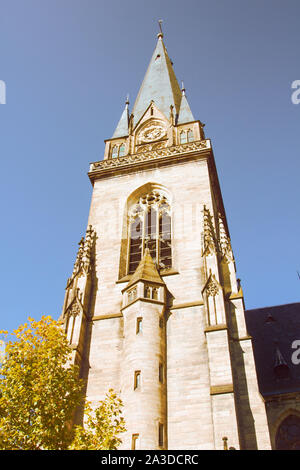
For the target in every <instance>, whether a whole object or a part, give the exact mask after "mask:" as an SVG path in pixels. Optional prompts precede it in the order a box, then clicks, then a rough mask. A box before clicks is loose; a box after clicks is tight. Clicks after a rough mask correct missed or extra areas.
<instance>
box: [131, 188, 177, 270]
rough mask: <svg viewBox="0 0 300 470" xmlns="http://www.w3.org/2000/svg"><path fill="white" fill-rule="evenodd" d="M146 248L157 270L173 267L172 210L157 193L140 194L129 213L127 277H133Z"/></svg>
mask: <svg viewBox="0 0 300 470" xmlns="http://www.w3.org/2000/svg"><path fill="white" fill-rule="evenodd" d="M146 247H148V248H149V250H150V254H151V256H152V258H153V260H154V261H155V262H156V264H157V266H158V267H159V268H160V269H167V268H170V267H171V266H172V249H171V208H170V204H169V201H168V198H167V196H166V195H165V194H164V193H163V192H161V191H158V190H153V191H150V192H148V193H145V194H143V195H142V196H141V197H140V198H139V200H138V201H136V203H135V204H133V206H132V207H131V209H130V211H129V249H128V270H127V272H128V274H132V273H134V271H135V270H136V268H137V266H138V264H139V262H140V261H141V259H142V256H143V254H144V251H145V248H146Z"/></svg>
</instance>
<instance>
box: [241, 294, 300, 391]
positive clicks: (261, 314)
mask: <svg viewBox="0 0 300 470" xmlns="http://www.w3.org/2000/svg"><path fill="white" fill-rule="evenodd" d="M245 318H246V324H247V330H248V333H249V334H250V335H251V336H252V343H253V353H254V359H255V367H256V372H257V379H258V385H259V390H260V393H261V394H262V395H263V396H264V397H268V396H272V395H277V394H282V393H291V392H295V391H298V392H299V391H300V364H298V363H295V361H294V360H293V353H295V352H296V351H297V349H299V346H298V347H297V348H296V349H295V344H294V346H293V347H292V345H293V343H294V341H295V340H300V303H293V304H286V305H276V306H274V307H265V308H258V309H255V310H246V311H245ZM296 355H297V356H299V354H296ZM278 366H286V367H287V368H288V370H289V373H288V375H287V376H286V377H284V378H278V376H276V367H278Z"/></svg>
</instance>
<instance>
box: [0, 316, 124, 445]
mask: <svg viewBox="0 0 300 470" xmlns="http://www.w3.org/2000/svg"><path fill="white" fill-rule="evenodd" d="M1 333H2V335H3V337H4V341H5V353H3V354H2V356H3V357H2V358H1V363H0V449H21V450H39V449H43V450H47V449H55V450H58V449H116V448H117V447H118V445H119V444H120V442H121V439H120V437H119V434H120V433H122V432H124V430H125V424H124V420H123V418H122V417H121V416H120V413H121V408H122V402H121V400H120V399H119V398H118V397H117V395H116V394H115V393H114V392H113V391H112V390H110V391H109V393H108V394H107V396H106V398H105V400H103V401H102V402H100V403H99V406H98V407H97V408H96V409H92V407H91V404H90V403H86V407H85V409H86V413H85V420H84V422H85V425H84V426H77V427H75V428H74V427H72V426H71V423H72V418H73V416H74V412H75V410H76V408H77V407H78V406H79V405H80V403H81V401H82V390H83V385H84V383H83V381H82V380H81V379H80V378H79V371H78V367H77V366H75V365H73V364H72V363H71V354H72V350H71V348H70V346H69V344H68V342H67V339H66V336H65V334H64V332H63V330H62V328H60V325H59V323H58V322H57V321H55V320H53V319H52V318H51V317H42V319H41V320H40V321H34V320H33V319H32V318H29V319H28V323H25V324H24V325H21V326H20V327H19V328H18V329H17V330H15V331H14V332H13V334H12V335H11V336H12V338H11V339H8V335H7V333H6V332H3V331H2V332H1Z"/></svg>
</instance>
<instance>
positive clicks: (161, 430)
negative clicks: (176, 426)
mask: <svg viewBox="0 0 300 470" xmlns="http://www.w3.org/2000/svg"><path fill="white" fill-rule="evenodd" d="M163 445H164V425H163V424H162V423H159V424H158V446H159V447H163Z"/></svg>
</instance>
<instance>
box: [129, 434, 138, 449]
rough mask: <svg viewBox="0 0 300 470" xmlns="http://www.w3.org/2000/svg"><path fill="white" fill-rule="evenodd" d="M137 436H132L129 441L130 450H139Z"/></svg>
mask: <svg viewBox="0 0 300 470" xmlns="http://www.w3.org/2000/svg"><path fill="white" fill-rule="evenodd" d="M139 438H140V436H139V434H132V439H131V450H136V449H138V448H139V445H138V443H139Z"/></svg>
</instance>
